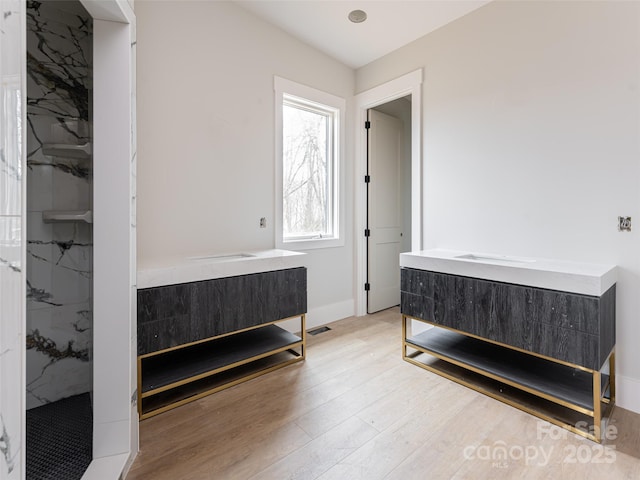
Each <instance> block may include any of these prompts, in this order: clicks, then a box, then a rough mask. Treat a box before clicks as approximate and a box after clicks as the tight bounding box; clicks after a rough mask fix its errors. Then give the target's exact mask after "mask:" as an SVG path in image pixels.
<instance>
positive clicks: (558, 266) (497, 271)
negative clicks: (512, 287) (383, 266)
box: [400, 249, 617, 296]
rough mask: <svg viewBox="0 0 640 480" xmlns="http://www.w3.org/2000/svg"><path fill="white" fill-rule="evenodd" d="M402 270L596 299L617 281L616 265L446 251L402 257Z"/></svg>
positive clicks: (403, 255)
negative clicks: (406, 269)
mask: <svg viewBox="0 0 640 480" xmlns="http://www.w3.org/2000/svg"><path fill="white" fill-rule="evenodd" d="M400 266H401V267H407V268H416V269H419V270H429V271H432V272H440V273H449V274H452V275H462V276H465V277H475V278H482V279H485V280H495V281H497V282H505V283H513V284H517V285H527V286H532V287H539V288H548V289H550V290H561V291H565V292H572V293H580V294H584V295H593V296H600V295H602V294H603V293H604V292H606V291H607V290H608V289H609V288H610V287H611V286H612V285H613V284H615V283H616V281H617V270H616V269H617V267H616V266H615V265H600V264H593V263H578V262H566V261H560V260H551V259H546V258H527V257H509V256H501V255H494V254H482V253H476V252H464V251H456V250H443V249H433V250H423V251H421V252H408V253H401V254H400Z"/></svg>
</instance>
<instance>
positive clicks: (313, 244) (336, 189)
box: [274, 76, 346, 250]
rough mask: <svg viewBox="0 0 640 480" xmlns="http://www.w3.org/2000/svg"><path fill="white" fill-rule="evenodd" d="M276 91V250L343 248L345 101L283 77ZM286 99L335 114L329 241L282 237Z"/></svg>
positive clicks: (277, 79)
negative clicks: (291, 98) (331, 218)
mask: <svg viewBox="0 0 640 480" xmlns="http://www.w3.org/2000/svg"><path fill="white" fill-rule="evenodd" d="M274 90H275V173H276V179H275V180H276V183H275V185H276V188H275V197H276V199H275V237H276V238H275V243H276V248H282V249H287V250H310V249H315V248H329V247H341V246H344V244H345V239H344V236H345V229H344V190H343V189H344V181H343V178H342V177H343V174H342V172H343V162H344V140H343V139H344V138H345V135H344V128H345V108H346V101H345V99H344V98H340V97H337V96H335V95H331V94H330V93H326V92H323V91H320V90H317V89H315V88H312V87H308V86H306V85H302V84H299V83H296V82H292V81H291V80H287V79H284V78H281V77H277V76H276V77H274ZM285 96H288V97H294V99H295V100H299V101H300V102H301V103H304V102H306V103H308V104H310V105H313V104H317V105H318V106H319V107H320V108H322V107H323V106H326V107H329V108H330V109H332V110H335V111H336V114H335V117H334V121H335V123H336V125H335V126H334V130H333V137H334V138H333V157H334V158H333V172H332V173H333V175H332V177H333V182H334V183H333V189H332V190H333V202H332V203H333V207H334V208H333V210H334V212H333V215H334V219H333V223H334V227H333V228H334V234H333V236H331V237H329V238H308V239H296V240H285V238H284V235H283V198H282V195H283V185H282V174H283V168H282V155H283V145H282V140H283V138H282V127H283V124H282V106H283V102H284V100H285Z"/></svg>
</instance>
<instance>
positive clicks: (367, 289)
mask: <svg viewBox="0 0 640 480" xmlns="http://www.w3.org/2000/svg"><path fill="white" fill-rule="evenodd" d="M369 290H371V285H370V284H369V283H368V282H367V283H365V284H364V291H365V292H368V291H369Z"/></svg>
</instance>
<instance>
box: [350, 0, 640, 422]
mask: <svg viewBox="0 0 640 480" xmlns="http://www.w3.org/2000/svg"><path fill="white" fill-rule="evenodd" d="M639 61H640V5H639V4H638V3H637V2H494V3H491V4H489V5H487V6H485V7H482V8H480V9H478V10H476V11H475V12H472V13H471V14H469V15H467V16H466V17H463V18H462V19H460V20H458V21H456V22H453V23H451V24H449V25H447V26H445V27H443V28H441V29H439V30H437V31H436V32H434V33H432V34H430V35H428V36H426V37H423V38H422V39H419V40H417V41H416V42H414V43H412V44H410V45H408V46H406V47H404V48H402V49H400V50H398V51H396V52H393V53H391V54H389V55H388V56H386V57H384V58H382V59H380V60H378V61H376V62H373V63H371V64H369V65H367V66H365V67H363V68H361V69H360V70H358V71H357V72H356V91H357V92H362V91H365V90H367V89H369V88H371V87H373V86H376V85H379V84H381V83H384V82H386V81H388V80H390V79H393V78H395V77H397V76H399V75H401V74H404V73H406V72H409V71H412V70H415V69H416V68H420V67H423V68H424V71H425V82H424V84H423V118H424V123H423V129H424V130H423V135H424V137H423V141H424V143H423V144H424V147H423V148H424V151H423V161H424V179H423V180H424V185H425V190H424V196H423V199H424V243H425V245H424V246H425V247H427V248H430V247H446V248H452V249H459V250H472V251H479V252H493V253H500V254H514V255H523V256H538V257H550V258H558V259H566V260H575V261H581V262H582V261H584V262H596V263H612V264H617V265H619V266H620V274H619V281H618V290H617V293H618V297H617V299H618V301H617V328H618V330H617V341H618V348H617V353H618V366H619V370H618V372H619V374H621V377H619V380H620V381H619V398H618V404H619V405H621V406H623V407H626V408H629V409H632V410H635V411H638V412H640V388H639V387H640V351H639V350H638V348H637V339H638V338H640V325H639V323H638V321H637V314H638V310H639V307H640V296H639V295H638V294H637V292H638V291H640V247H639V246H638V245H639V243H638V232H639V231H640V224H638V225H636V226H635V228H634V230H633V231H632V232H631V233H621V232H618V231H617V228H616V227H617V217H618V215H630V216H632V217H633V219H634V220H635V219H638V221H640V212H639V206H640V198H639V197H640V155H639V154H640V151H639V150H640V148H639V147H640V144H639V141H638V134H639V132H640V109H639V108H638V107H639V100H640V98H639V88H640V68H639V63H638V62H639Z"/></svg>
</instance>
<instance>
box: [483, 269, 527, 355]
mask: <svg viewBox="0 0 640 480" xmlns="http://www.w3.org/2000/svg"><path fill="white" fill-rule="evenodd" d="M474 292H475V304H474V307H475V308H474V315H475V322H476V325H477V335H479V336H481V337H483V338H487V339H489V340H493V341H496V342H500V343H504V344H506V345H512V346H514V347H517V348H522V349H525V350H529V349H530V348H531V345H532V336H533V329H532V323H533V321H534V316H533V312H534V305H533V290H532V289H531V288H528V287H521V286H516V285H510V284H505V283H497V282H490V281H486V280H475V281H474Z"/></svg>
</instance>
